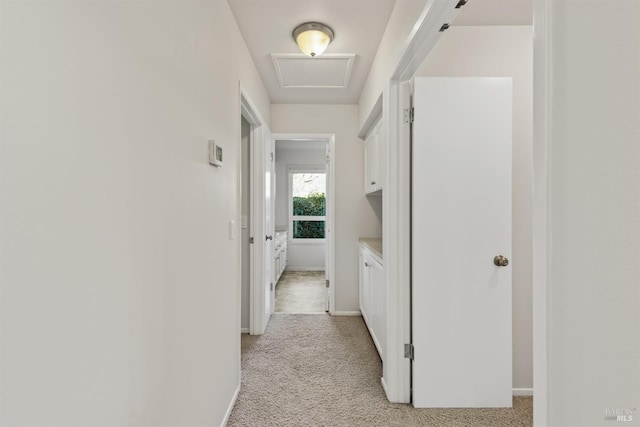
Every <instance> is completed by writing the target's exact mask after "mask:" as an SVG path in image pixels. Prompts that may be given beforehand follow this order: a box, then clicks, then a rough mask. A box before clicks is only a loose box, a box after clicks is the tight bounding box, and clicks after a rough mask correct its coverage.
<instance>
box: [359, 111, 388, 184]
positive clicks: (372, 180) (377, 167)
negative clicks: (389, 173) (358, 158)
mask: <svg viewBox="0 0 640 427" xmlns="http://www.w3.org/2000/svg"><path fill="white" fill-rule="evenodd" d="M381 130H382V120H381V119H380V120H378V122H377V123H376V124H375V125H374V126H373V127H372V128H371V130H370V131H369V134H368V135H367V138H366V139H365V141H364V192H365V193H366V194H371V193H375V192H377V191H381V190H382V182H383V180H384V164H383V162H382V158H383V156H382V154H383V152H384V147H383V140H382V131H381Z"/></svg>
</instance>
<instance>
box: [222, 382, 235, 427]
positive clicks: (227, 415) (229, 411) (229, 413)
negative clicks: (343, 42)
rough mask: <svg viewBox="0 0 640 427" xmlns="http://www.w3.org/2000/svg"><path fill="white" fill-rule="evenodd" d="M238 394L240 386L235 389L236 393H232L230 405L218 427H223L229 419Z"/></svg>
mask: <svg viewBox="0 0 640 427" xmlns="http://www.w3.org/2000/svg"><path fill="white" fill-rule="evenodd" d="M239 394H240V384H238V387H237V388H236V391H235V392H234V393H233V398H231V403H230V404H229V407H228V408H227V413H226V414H225V415H224V419H223V420H222V424H220V427H225V426H226V425H227V423H228V422H229V417H230V416H231V411H233V407H234V406H235V404H236V400H238V395H239Z"/></svg>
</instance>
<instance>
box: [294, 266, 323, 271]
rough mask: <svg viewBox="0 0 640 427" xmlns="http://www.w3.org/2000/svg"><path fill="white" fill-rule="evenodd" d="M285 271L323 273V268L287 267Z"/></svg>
mask: <svg viewBox="0 0 640 427" xmlns="http://www.w3.org/2000/svg"><path fill="white" fill-rule="evenodd" d="M285 271H324V267H287V268H285Z"/></svg>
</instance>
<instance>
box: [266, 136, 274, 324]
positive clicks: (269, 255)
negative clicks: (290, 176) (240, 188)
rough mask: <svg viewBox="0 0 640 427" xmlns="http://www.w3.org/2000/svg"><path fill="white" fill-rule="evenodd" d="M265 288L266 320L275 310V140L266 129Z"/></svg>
mask: <svg viewBox="0 0 640 427" xmlns="http://www.w3.org/2000/svg"><path fill="white" fill-rule="evenodd" d="M263 137H264V152H263V159H264V160H263V161H264V230H265V236H264V240H263V241H264V245H265V247H264V257H265V260H264V265H265V268H264V288H265V291H264V292H265V295H266V298H265V315H266V321H267V322H268V321H269V317H270V316H271V314H272V313H273V312H274V311H275V307H276V305H275V304H276V301H275V288H276V280H275V279H276V270H275V251H274V248H275V244H274V242H275V240H274V239H275V235H276V233H275V221H274V216H275V181H276V180H275V142H274V140H273V139H272V138H271V132H270V131H269V129H267V128H266V127H265V129H264V135H263Z"/></svg>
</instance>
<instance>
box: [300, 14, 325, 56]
mask: <svg viewBox="0 0 640 427" xmlns="http://www.w3.org/2000/svg"><path fill="white" fill-rule="evenodd" d="M292 35H293V40H295V42H296V44H297V45H298V47H299V48H300V50H301V51H302V53H304V54H305V55H307V56H311V57H316V56H318V55H320V54H322V52H324V51H325V49H326V48H327V46H329V43H331V42H332V41H333V30H332V29H331V28H329V27H327V26H326V25H324V24H321V23H319V22H305V23H304V24H300V25H298V26H297V27H296V28H295V30H293V34H292Z"/></svg>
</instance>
